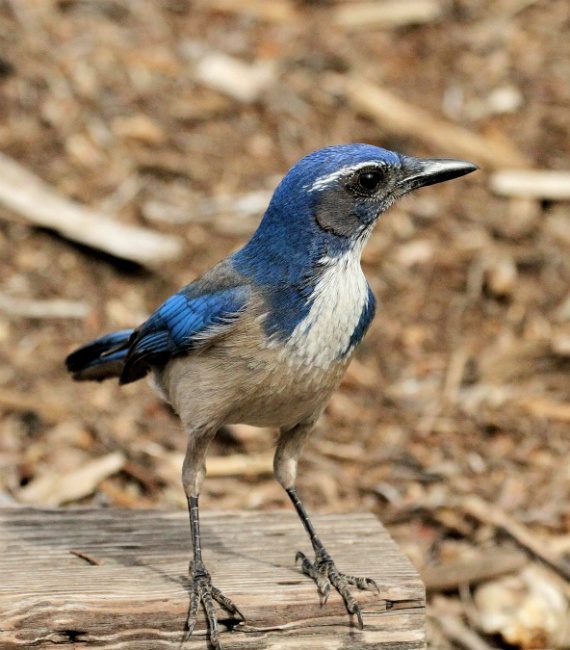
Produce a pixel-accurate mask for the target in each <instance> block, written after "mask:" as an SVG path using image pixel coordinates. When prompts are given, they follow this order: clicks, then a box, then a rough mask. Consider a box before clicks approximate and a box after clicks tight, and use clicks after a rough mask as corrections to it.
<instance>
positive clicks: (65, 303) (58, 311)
mask: <svg viewBox="0 0 570 650" xmlns="http://www.w3.org/2000/svg"><path fill="white" fill-rule="evenodd" d="M0 311H2V312H4V313H6V314H9V315H11V316H22V317H24V318H85V316H87V313H88V312H89V305H87V304H86V303H84V302H76V301H73V300H31V299H28V298H13V297H12V296H7V295H6V294H3V293H0Z"/></svg>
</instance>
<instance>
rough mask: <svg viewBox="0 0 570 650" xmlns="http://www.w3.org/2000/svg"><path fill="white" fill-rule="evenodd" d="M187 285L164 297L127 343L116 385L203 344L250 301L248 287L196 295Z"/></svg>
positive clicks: (236, 315)
mask: <svg viewBox="0 0 570 650" xmlns="http://www.w3.org/2000/svg"><path fill="white" fill-rule="evenodd" d="M192 289H193V287H192V285H190V286H189V287H187V288H186V289H183V290H182V291H179V292H178V293H175V294H174V295H173V296H171V297H170V298H168V300H166V302H164V303H163V304H162V305H161V306H160V307H159V308H158V309H157V310H156V311H155V312H154V313H153V314H152V315H151V316H150V318H149V319H148V320H147V321H145V322H144V323H143V324H142V325H141V326H140V327H138V328H137V329H136V330H135V331H134V333H133V335H132V336H131V338H130V339H129V342H128V354H127V356H126V359H125V366H124V369H123V372H122V374H121V378H120V383H121V384H127V383H129V382H131V381H135V380H137V379H140V378H141V377H143V376H144V375H145V374H146V373H147V372H148V371H149V369H150V367H151V366H160V365H163V364H165V363H166V362H167V361H168V360H169V359H171V358H173V357H177V356H181V355H183V354H186V353H188V352H189V351H191V350H192V349H195V348H196V347H198V346H199V345H204V342H205V341H207V340H208V337H212V336H214V335H216V334H219V333H221V332H223V331H224V330H225V329H226V328H229V327H231V325H232V323H233V322H235V320H236V319H237V318H238V317H239V316H240V314H241V313H242V312H243V310H244V308H245V307H246V305H247V303H248V301H249V298H250V288H249V287H247V286H237V287H230V288H225V289H220V290H217V291H210V292H208V293H203V294H201V295H196V294H195V291H193V290H192Z"/></svg>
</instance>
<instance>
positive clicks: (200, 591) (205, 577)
mask: <svg viewBox="0 0 570 650" xmlns="http://www.w3.org/2000/svg"><path fill="white" fill-rule="evenodd" d="M190 577H191V580H192V586H191V596H192V600H191V603H190V609H189V610H188V617H187V619H186V626H185V632H184V637H183V639H182V644H184V643H185V642H186V641H188V639H189V638H190V637H191V636H192V632H193V631H194V626H195V625H196V615H197V613H198V604H199V603H202V605H203V607H204V611H205V612H206V618H207V620H208V631H209V636H210V644H211V645H212V647H213V648H215V650H222V645H221V643H220V639H219V628H218V619H217V617H216V611H215V608H214V601H215V602H217V603H218V604H219V605H221V607H223V608H224V609H225V610H226V611H227V612H228V613H229V614H231V616H232V617H233V618H235V619H237V620H240V621H245V616H244V615H243V614H242V613H241V612H240V611H239V609H238V608H237V607H236V605H234V603H233V602H232V601H231V600H230V599H229V598H228V597H227V596H224V594H223V593H222V592H221V591H220V590H219V589H218V588H217V587H214V585H213V584H212V579H211V577H210V574H209V573H208V571H207V570H206V569H205V567H204V566H202V567H200V568H198V569H195V570H192V569H191V575H190Z"/></svg>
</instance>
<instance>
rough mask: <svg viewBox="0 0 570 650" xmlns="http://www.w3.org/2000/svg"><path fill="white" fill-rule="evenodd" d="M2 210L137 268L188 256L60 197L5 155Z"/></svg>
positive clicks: (0, 176) (173, 240)
mask: <svg viewBox="0 0 570 650" xmlns="http://www.w3.org/2000/svg"><path fill="white" fill-rule="evenodd" d="M0 205H4V206H5V207H7V208H8V209H10V210H13V211H14V212H16V213H17V214H19V215H20V216H21V217H23V218H24V219H25V220H26V221H28V222H29V223H32V224H34V225H36V226H41V227H43V228H49V229H51V230H55V231H56V232H58V233H60V234H61V235H62V236H64V237H67V238H68V239H72V240H73V241H77V242H79V243H81V244H85V245H86V246H90V247H91V248H96V249H98V250H101V251H104V252H105V253H108V254H110V255H114V256H115V257H119V258H122V259H125V260H129V261H131V262H136V263H137V264H142V265H153V264H158V263H160V262H163V261H165V260H169V259H173V258H176V257H177V256H178V255H179V254H180V253H181V252H182V242H181V240H180V239H179V238H178V237H173V236H171V235H163V234H161V233H157V232H153V231H152V230H148V229H145V228H137V227H135V226H127V225H124V224H120V223H117V222H116V221H114V220H113V219H112V218H111V217H109V216H106V215H104V214H101V213H99V212H96V211H95V210H91V209H89V208H86V207H84V206H82V205H80V204H79V203H76V202H75V201H72V200H70V199H68V198H65V197H63V196H61V195H59V194H57V193H56V192H55V191H54V190H53V189H52V188H51V187H50V186H49V185H48V184H47V183H45V182H44V181H42V180H41V179H40V178H38V177H37V176H35V175H34V174H32V173H31V172H30V171H28V170H27V169H26V168H25V167H23V166H22V165H20V164H19V163H17V162H16V161H14V160H12V159H11V158H9V157H8V156H5V155H3V154H0Z"/></svg>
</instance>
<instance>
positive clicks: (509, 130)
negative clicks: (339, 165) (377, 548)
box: [0, 0, 570, 650]
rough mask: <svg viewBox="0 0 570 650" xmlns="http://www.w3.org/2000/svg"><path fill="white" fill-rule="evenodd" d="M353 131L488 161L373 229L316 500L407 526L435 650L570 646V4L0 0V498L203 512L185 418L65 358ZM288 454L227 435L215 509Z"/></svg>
mask: <svg viewBox="0 0 570 650" xmlns="http://www.w3.org/2000/svg"><path fill="white" fill-rule="evenodd" d="M355 141H356V142H369V143H372V144H376V145H380V146H383V147H387V148H390V149H395V150H397V151H401V152H405V153H409V154H414V155H420V156H421V155H424V156H432V157H435V156H441V157H445V156H449V157H461V158H467V159H470V160H473V161H474V162H477V163H478V164H480V165H481V168H482V170H481V171H480V172H479V173H477V174H473V175H471V176H469V177H467V178H465V179H461V180H460V181H455V182H452V183H448V184H445V185H441V186H437V187H435V188H430V189H426V190H421V191H419V192H418V193H416V194H415V195H413V196H411V197H409V198H407V199H405V200H404V201H403V202H401V203H400V204H399V205H398V206H396V207H395V208H394V209H392V210H391V211H390V213H389V214H388V215H386V216H385V217H384V218H383V219H382V220H381V222H380V223H379V224H378V226H377V229H376V232H375V234H374V235H373V237H372V239H371V241H370V243H369V245H368V247H367V249H366V251H365V253H364V258H363V266H364V270H365V273H366V275H367V277H368V278H369V281H370V284H371V286H372V288H373V290H374V292H375V294H376V297H377V299H378V309H377V316H376V319H375V321H374V322H373V325H372V327H371V330H370V331H369V333H368V335H367V337H366V339H365V341H364V343H363V345H362V346H361V348H360V349H359V351H358V353H357V355H356V358H355V359H354V361H353V362H352V364H351V366H350V368H349V370H348V372H347V375H346V377H345V379H344V381H343V383H342V386H341V388H340V390H339V391H338V392H337V393H336V394H335V395H334V396H333V398H332V400H331V402H330V404H329V406H328V408H327V410H326V413H325V415H324V416H323V417H322V419H321V420H320V423H319V425H318V431H317V434H316V435H315V436H314V438H313V439H312V440H311V442H310V443H309V444H308V447H307V450H306V453H305V454H304V457H303V461H302V464H301V470H300V480H299V491H300V494H301V495H302V496H303V497H304V499H305V502H306V504H307V506H308V507H309V508H310V509H311V510H313V511H318V512H339V511H358V510H368V511H372V512H374V513H376V514H377V515H378V516H379V517H380V519H381V520H382V521H383V522H384V523H385V524H386V525H387V526H388V528H389V529H390V531H391V533H392V534H393V535H394V536H395V537H396V539H397V540H398V541H399V543H400V544H401V545H402V547H403V548H404V550H405V551H406V553H407V554H408V555H409V557H410V558H411V560H412V561H413V562H414V564H415V565H416V566H417V567H418V569H419V570H420V571H421V572H422V575H423V577H424V579H425V581H426V584H427V587H428V593H429V602H430V609H429V614H430V625H429V637H430V644H431V647H432V648H468V649H475V650H485V649H486V648H521V647H524V648H563V647H570V624H569V620H570V616H569V610H568V607H569V605H568V603H569V599H570V586H569V583H568V579H569V578H570V569H569V561H570V535H569V531H570V464H569V462H568V455H569V450H570V382H569V370H570V289H569V287H570V255H569V252H570V205H569V203H568V200H569V199H570V176H569V174H570V3H569V2H568V0H493V1H492V0H401V1H399V2H388V1H385V2H383V1H381V0H378V1H377V2H360V1H358V0H354V1H352V2H351V1H349V0H338V1H336V2H332V1H331V2H325V1H322V2H316V1H315V2H309V1H306V2H301V1H298V2H295V1H294V0H275V1H272V2H264V1H263V0H251V1H247V0H195V1H189V0H164V1H161V2H154V1H151V0H137V1H136V2H135V1H134V0H99V1H96V0H59V1H56V0H35V1H34V0H0V151H1V152H2V155H1V157H0V251H1V254H0V278H1V279H0V417H1V420H0V427H1V431H0V504H1V505H19V504H38V505H58V506H59V505H74V506H77V505H97V506H115V507H129V508H142V507H161V508H184V507H185V500H184V496H183V492H182V488H181V485H180V480H179V467H180V464H181V459H182V452H183V449H184V446H185V437H184V434H183V433H182V432H181V430H180V429H179V426H178V423H177V420H176V418H175V417H174V416H173V415H172V414H171V413H170V412H169V410H168V409H167V408H166V407H165V406H164V405H163V404H161V403H160V401H159V400H158V398H157V397H156V396H155V395H154V394H153V393H152V391H151V390H150V389H149V388H148V386H147V385H146V384H145V383H144V382H139V383H136V384H131V385H129V386H126V387H124V388H122V389H121V390H119V389H118V388H117V386H116V384H115V383H113V382H111V383H103V384H90V383H89V384H87V383H85V384H75V383H72V381H71V380H70V378H69V377H68V376H67V375H66V373H65V371H64V367H63V359H64V357H65V356H66V354H67V353H68V352H70V351H71V350H72V349H73V347H74V346H76V345H78V344H79V343H82V342H84V341H86V340H88V339H90V338H93V337H95V336H97V335H99V334H101V333H103V332H106V331H108V330H113V329H120V328H123V327H131V326H133V325H136V324H138V323H139V322H141V321H142V320H143V319H144V318H145V317H146V316H147V315H148V314H149V313H150V312H151V311H152V310H153V309H154V307H156V306H157V305H158V304H159V303H160V302H161V301H162V300H164V299H165V298H166V297H167V296H168V295H170V293H172V292H173V291H175V290H177V289H178V288H179V287H180V286H182V285H184V284H186V283H188V282H190V281H191V280H192V279H194V278H195V277H196V276H197V275H199V274H200V273H202V272H203V271H205V270H206V269H207V268H208V267H209V266H210V265H211V264H213V263H214V262H216V261H217V260H219V259H220V258H222V257H223V256H225V255H227V254H228V253H230V252H231V251H232V250H235V249H236V248H237V247H239V246H240V245H242V244H243V243H244V242H245V241H246V240H247V238H248V237H249V235H250V234H251V233H252V232H253V230H254V229H255V227H256V224H257V223H258V221H259V219H260V216H261V215H262V213H263V210H264V207H265V205H266V204H267V201H268V199H269V197H270V195H271V191H272V189H273V188H274V187H275V185H276V182H277V181H278V179H279V178H280V177H281V175H283V174H284V173H285V172H286V170H287V169H288V168H289V167H290V166H291V165H292V164H293V163H294V162H296V160H297V159H298V158H300V157H301V156H303V155H304V154H306V153H308V152H309V151H311V150H313V149H316V148H319V147H322V146H326V145H329V144H333V143H342V142H355ZM530 169H532V170H539V171H540V172H544V170H551V171H556V172H557V173H556V174H547V173H538V174H535V173H532V174H529V173H528V172H527V171H525V170H530ZM40 179H41V180H40ZM85 207H86V208H88V211H85ZM141 229H142V231H141ZM272 444H273V432H269V431H265V430H260V429H253V428H250V427H246V426H232V427H228V428H227V429H224V430H223V431H222V432H220V434H219V436H218V438H217V440H216V441H215V443H214V444H213V446H212V448H211V452H210V460H209V465H208V468H209V476H208V478H207V480H206V482H205V486H204V494H203V497H202V503H203V507H204V509H228V508H230V509H231V508H239V509H249V508H252V509H253V508H255V509H275V508H288V507H289V504H288V502H287V498H286V496H285V495H284V493H283V492H282V491H281V489H280V487H279V486H278V485H277V483H276V482H275V481H274V480H273V478H272V476H271V453H272ZM521 546H522V549H523V550H521ZM292 559H293V558H292Z"/></svg>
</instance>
